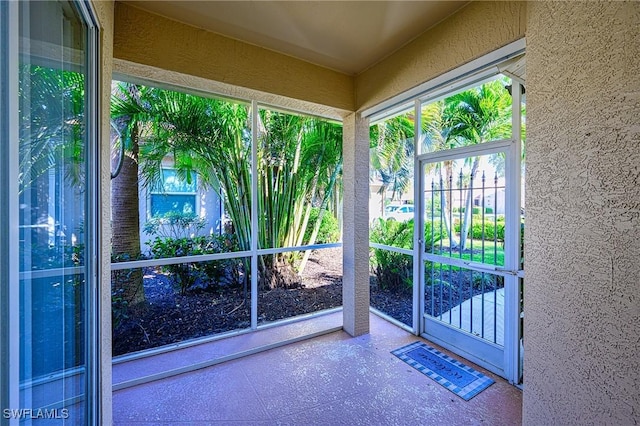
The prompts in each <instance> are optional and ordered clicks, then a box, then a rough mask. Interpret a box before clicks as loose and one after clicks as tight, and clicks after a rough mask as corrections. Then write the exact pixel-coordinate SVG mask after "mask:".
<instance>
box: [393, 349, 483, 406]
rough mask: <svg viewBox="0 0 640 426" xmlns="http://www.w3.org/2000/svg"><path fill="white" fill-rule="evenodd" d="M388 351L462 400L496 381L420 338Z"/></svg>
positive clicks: (469, 397)
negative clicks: (420, 340)
mask: <svg viewBox="0 0 640 426" xmlns="http://www.w3.org/2000/svg"><path fill="white" fill-rule="evenodd" d="M391 353H392V354H394V355H395V356H397V357H398V358H400V359H401V360H403V361H404V362H406V363H407V364H409V365H410V366H412V367H413V368H415V369H416V370H418V371H419V372H421V373H422V374H424V375H426V376H428V377H430V378H432V379H433V380H435V381H436V382H438V383H440V384H441V385H442V386H444V387H445V388H447V389H449V390H450V391H451V392H453V393H455V394H456V395H458V396H459V397H460V398H462V399H464V400H465V401H468V400H470V399H471V398H473V397H474V396H476V395H477V394H479V393H480V392H482V391H483V390H485V389H486V388H488V387H489V386H491V385H492V384H494V383H495V382H494V381H493V380H492V379H490V378H489V377H487V376H485V375H484V374H482V373H480V372H478V371H476V370H474V369H473V368H471V367H467V366H466V365H464V364H463V363H461V362H459V361H456V360H455V359H453V358H451V357H450V356H448V355H445V354H443V353H442V352H440V351H439V350H437V349H435V348H432V347H431V346H429V345H426V344H424V343H422V342H415V343H411V344H410V345H407V346H403V347H401V348H399V349H396V350H394V351H391Z"/></svg>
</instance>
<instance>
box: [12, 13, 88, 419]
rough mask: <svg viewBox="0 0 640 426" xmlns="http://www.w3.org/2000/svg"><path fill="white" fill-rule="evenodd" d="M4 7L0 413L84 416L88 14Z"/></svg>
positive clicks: (27, 416) (24, 416) (37, 416)
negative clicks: (0, 385) (0, 364)
mask: <svg viewBox="0 0 640 426" xmlns="http://www.w3.org/2000/svg"><path fill="white" fill-rule="evenodd" d="M2 14H3V16H2V18H3V19H6V22H8V23H9V24H10V25H8V26H7V27H5V26H4V25H3V28H6V30H3V38H2V40H0V41H1V42H2V51H3V56H5V57H6V62H5V61H4V60H3V63H4V64H6V66H4V69H3V70H2V71H3V75H2V83H3V87H4V88H5V89H4V90H3V98H2V103H3V109H2V115H3V123H2V124H3V126H2V127H3V129H5V130H3V132H4V134H3V150H4V152H3V156H2V169H1V171H2V174H3V177H4V179H3V180H2V182H1V185H2V187H3V188H2V191H3V195H5V194H6V198H5V197H3V200H7V199H8V203H3V205H2V206H1V207H0V208H1V209H2V210H3V219H5V218H6V221H5V220H3V223H2V239H3V242H4V244H3V247H2V249H3V253H2V255H3V262H7V265H6V267H7V268H6V271H7V272H5V274H6V275H5V276H4V277H3V292H2V297H3V299H2V311H3V318H2V321H3V328H4V324H5V323H6V325H7V328H6V329H7V330H9V331H7V333H8V334H7V335H6V336H5V339H4V341H3V347H2V350H3V358H5V359H6V360H7V361H8V363H9V366H10V368H9V369H7V370H6V371H5V370H2V371H1V373H2V375H3V385H4V384H6V387H5V386H3V388H5V389H8V392H7V393H6V395H7V396H6V398H3V401H2V402H3V406H2V419H3V421H7V422H9V423H10V424H11V423H14V422H20V424H23V423H26V424H31V423H34V424H38V423H39V422H41V421H44V422H51V421H56V422H60V424H88V423H90V422H92V421H95V419H92V414H91V413H92V410H90V408H92V407H93V404H92V401H93V398H94V395H95V392H93V388H94V386H93V385H90V383H91V384H95V382H96V380H94V378H93V375H92V373H91V372H92V371H93V369H94V367H95V365H94V364H95V363H94V362H93V359H94V357H95V356H96V352H95V340H96V338H95V335H94V334H95V330H96V327H97V318H96V286H97V271H96V256H95V253H96V249H97V244H98V241H99V240H98V238H97V237H98V235H97V232H96V230H97V220H96V218H97V215H96V205H97V203H96V196H97V193H98V191H97V176H96V171H95V166H96V164H97V157H96V155H97V136H96V135H97V131H96V130H97V123H96V119H95V117H97V114H96V108H95V100H96V99H95V95H96V93H97V91H96V85H95V84H96V79H95V75H96V68H95V62H96V61H95V53H96V49H95V34H94V32H93V31H94V30H93V29H92V26H93V22H92V19H91V14H90V13H89V11H88V10H87V9H86V8H85V7H84V6H83V5H77V4H74V3H71V2H65V1H60V2H54V1H50V2H49V1H48V2H16V3H12V4H8V5H5V4H3V6H2ZM3 59H5V58H3ZM5 73H6V75H5ZM5 365H6V364H5Z"/></svg>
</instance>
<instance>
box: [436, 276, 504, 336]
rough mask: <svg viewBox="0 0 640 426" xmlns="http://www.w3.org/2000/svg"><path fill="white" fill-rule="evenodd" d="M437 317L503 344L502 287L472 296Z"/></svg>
mask: <svg viewBox="0 0 640 426" xmlns="http://www.w3.org/2000/svg"><path fill="white" fill-rule="evenodd" d="M461 314H462V315H461ZM437 318H438V319H441V320H442V321H443V322H445V323H447V324H449V325H452V326H453V327H458V328H461V329H462V330H464V331H466V332H468V333H472V334H475V335H476V336H478V337H482V338H484V339H486V340H488V341H490V342H493V343H497V344H498V345H504V288H501V289H498V290H496V291H495V292H493V291H491V292H488V293H483V294H479V295H477V296H474V297H473V298H471V299H469V300H466V301H464V302H462V304H460V305H458V306H456V307H454V308H453V309H451V310H449V311H447V312H445V313H443V314H442V317H437ZM461 318H462V320H461ZM483 319H484V321H483ZM494 319H495V320H496V321H494ZM494 322H495V327H494Z"/></svg>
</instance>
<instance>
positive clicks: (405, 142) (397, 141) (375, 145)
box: [370, 112, 415, 214]
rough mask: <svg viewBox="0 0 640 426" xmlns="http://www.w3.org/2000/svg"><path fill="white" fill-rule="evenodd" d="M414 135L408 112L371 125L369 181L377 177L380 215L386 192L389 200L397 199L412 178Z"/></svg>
mask: <svg viewBox="0 0 640 426" xmlns="http://www.w3.org/2000/svg"><path fill="white" fill-rule="evenodd" d="M414 133H415V130H414V119H413V114H412V113H411V112H409V113H406V114H403V115H399V116H396V117H393V118H390V119H388V120H385V121H383V122H381V123H378V124H375V125H373V126H371V130H370V164H371V168H370V171H371V172H372V174H371V176H370V179H374V178H376V177H377V178H379V179H380V180H381V181H382V186H381V187H380V190H379V192H378V193H379V194H380V195H381V196H382V205H381V206H380V209H381V213H382V214H384V207H385V206H384V202H385V198H386V194H387V192H388V191H389V189H391V191H392V195H391V199H392V200H393V199H399V198H400V197H401V196H402V194H403V193H404V192H406V190H407V188H408V186H409V183H410V182H411V180H412V179H413V155H414V142H413V137H414Z"/></svg>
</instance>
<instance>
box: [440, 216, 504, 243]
mask: <svg viewBox="0 0 640 426" xmlns="http://www.w3.org/2000/svg"><path fill="white" fill-rule="evenodd" d="M460 228H461V226H460V221H459V220H458V221H455V223H454V226H453V229H454V231H455V232H456V233H458V234H459V233H460ZM496 229H497V235H496ZM469 236H470V237H471V238H473V239H475V240H481V239H483V237H484V239H485V240H494V239H496V240H497V241H501V242H502V241H504V220H503V221H498V222H497V223H496V224H495V225H494V223H493V221H485V223H484V229H483V227H482V216H478V218H477V219H476V217H475V216H474V218H473V226H472V227H471V230H470V231H469Z"/></svg>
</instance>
